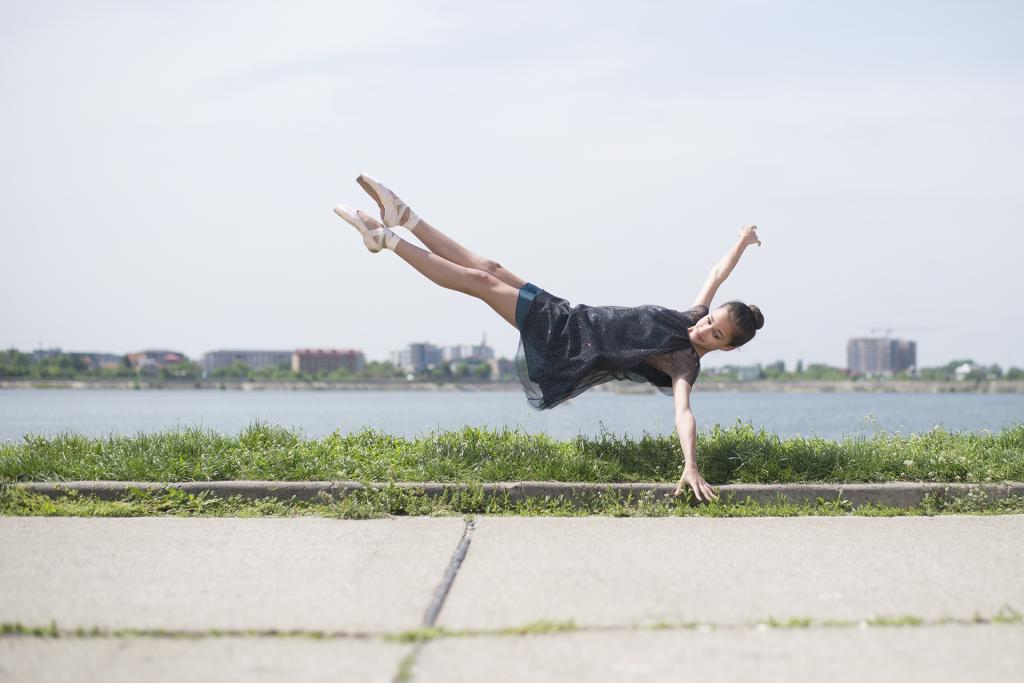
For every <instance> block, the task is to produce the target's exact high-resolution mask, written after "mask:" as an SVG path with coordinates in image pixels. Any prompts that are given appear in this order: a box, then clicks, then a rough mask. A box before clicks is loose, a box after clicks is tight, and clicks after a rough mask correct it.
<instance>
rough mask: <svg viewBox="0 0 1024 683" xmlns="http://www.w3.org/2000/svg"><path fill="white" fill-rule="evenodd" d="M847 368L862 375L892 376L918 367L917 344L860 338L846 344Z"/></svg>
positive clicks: (880, 338)
mask: <svg viewBox="0 0 1024 683" xmlns="http://www.w3.org/2000/svg"><path fill="white" fill-rule="evenodd" d="M846 367H847V368H848V369H849V371H850V372H851V373H858V374H862V375H892V374H894V373H897V372H902V371H903V370H909V369H912V368H916V367H917V344H916V343H915V342H912V341H908V340H905V339H891V338H889V337H859V338H855V339H850V340H849V341H848V342H847V343H846Z"/></svg>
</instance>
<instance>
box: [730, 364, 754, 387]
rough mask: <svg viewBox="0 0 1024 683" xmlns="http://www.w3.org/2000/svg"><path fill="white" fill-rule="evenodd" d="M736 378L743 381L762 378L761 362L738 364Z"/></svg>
mask: <svg viewBox="0 0 1024 683" xmlns="http://www.w3.org/2000/svg"><path fill="white" fill-rule="evenodd" d="M734 369H735V371H736V379H738V380H739V381H741V382H753V381H755V380H759V379H761V364H760V363H758V364H757V365H738V366H736V367H735V368H734Z"/></svg>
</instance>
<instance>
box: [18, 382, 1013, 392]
mask: <svg viewBox="0 0 1024 683" xmlns="http://www.w3.org/2000/svg"><path fill="white" fill-rule="evenodd" d="M5 389H7V390H21V391H24V390H31V389H39V390H53V389H105V390H108V389H109V390H143V389H145V390H192V391H389V390H397V391H522V385H520V383H519V382H518V381H512V382H408V381H402V380H398V381H394V382H339V381H313V382H304V381H238V380H219V379H217V380H210V379H207V380H198V381H195V380H184V381H178V380H159V379H140V380H71V379H51V380H43V379H32V380H22V379H7V380H0V390H5ZM591 391H610V392H612V393H617V394H650V393H655V392H656V389H655V388H654V387H653V386H651V385H649V384H640V383H637V382H628V381H623V382H608V383H606V384H601V385H598V386H596V387H594V388H593V389H591ZM694 391H701V392H718V393H721V392H743V393H772V392H778V393H851V394H852V393H900V394H910V393H915V394H922V393H923V394H940V393H983V394H1019V393H1024V381H1017V380H983V381H966V380H965V381H960V382H956V381H953V382H929V381H906V380H903V381H897V380H891V381H886V380H881V381H872V380H860V381H857V382H853V381H789V382H781V381H763V380H759V381H751V382H710V381H709V382H701V381H699V380H698V382H697V384H696V385H695V386H694Z"/></svg>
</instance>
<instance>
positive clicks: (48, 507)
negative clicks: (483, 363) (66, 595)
mask: <svg viewBox="0 0 1024 683" xmlns="http://www.w3.org/2000/svg"><path fill="white" fill-rule="evenodd" d="M939 514H1000V515H1002V514H1024V496H1006V497H1002V498H990V497H988V496H987V495H986V494H985V493H984V491H980V490H975V491H970V492H968V493H967V494H964V495H962V496H950V495H944V496H940V495H933V494H925V495H924V496H923V498H922V501H921V504H920V505H917V506H914V507H909V508H904V507H891V506H884V505H878V504H873V503H868V504H864V505H858V506H854V505H853V504H852V503H851V502H850V501H848V500H845V499H841V498H837V499H835V500H825V499H824V498H821V497H818V498H817V500H816V501H815V502H814V503H802V504H794V503H789V502H788V501H786V500H784V499H780V500H778V501H777V502H776V503H761V502H756V501H753V500H751V499H749V498H748V499H746V500H744V501H729V502H722V501H721V500H719V501H714V502H710V503H706V504H701V505H692V504H691V503H690V502H689V500H681V499H671V500H666V499H664V498H656V497H655V496H654V495H651V494H650V493H647V492H644V493H640V494H638V495H633V494H628V495H620V494H617V493H615V492H611V491H608V492H596V493H594V494H592V495H588V496H583V497H577V498H575V499H574V500H568V499H566V498H565V497H563V496H557V497H553V498H551V497H548V498H528V499H521V500H512V499H510V498H509V497H508V496H507V495H504V496H485V495H484V491H483V488H482V487H481V486H480V485H475V486H473V485H471V486H468V487H467V488H466V489H464V490H461V491H459V490H456V491H451V492H445V493H443V494H441V495H439V496H428V495H426V494H425V493H424V492H423V491H422V490H417V489H410V488H399V487H397V486H394V485H388V486H384V487H381V488H365V489H359V490H356V491H353V492H351V493H348V494H346V495H345V496H342V497H335V496H332V495H330V494H322V495H320V496H318V497H317V498H316V499H314V500H297V499H294V498H293V499H290V500H282V499H279V498H263V499H255V500H254V499H251V498H246V497H242V496H238V495H235V496H228V497H218V496H213V495H209V494H208V493H206V492H203V493H199V494H192V493H187V492H185V491H181V490H178V489H169V490H164V491H141V490H138V489H130V490H129V492H128V494H127V495H126V496H125V497H124V498H122V499H119V500H104V499H101V498H97V497H94V496H87V495H81V494H79V493H77V492H75V491H69V492H68V494H67V495H64V496H59V497H56V498H50V497H48V496H45V495H41V494H36V493H32V492H29V491H26V490H24V489H21V488H18V487H14V486H0V515H2V516H31V517H40V516H42V517H151V516H175V517H302V516H315V517H332V518H338V519H372V518H381V517H391V516H400V515H403V516H404V515H431V516H452V515H463V516H465V515H520V516H561V517H580V516H588V515H605V516H613V517H798V516H811V515H816V516H840V515H854V516H869V517H898V516H911V515H917V516H920V515H926V516H927V515H939Z"/></svg>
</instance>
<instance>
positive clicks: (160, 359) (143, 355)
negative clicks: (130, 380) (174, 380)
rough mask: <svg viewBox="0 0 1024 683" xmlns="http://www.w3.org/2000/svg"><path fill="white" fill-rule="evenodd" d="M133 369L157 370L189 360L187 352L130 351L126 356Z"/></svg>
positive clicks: (140, 370)
mask: <svg viewBox="0 0 1024 683" xmlns="http://www.w3.org/2000/svg"><path fill="white" fill-rule="evenodd" d="M125 358H127V359H128V363H129V364H131V366H132V369H134V370H136V371H138V372H155V371H156V370H159V369H161V368H167V367H170V366H172V365H177V364H178V363H184V362H185V361H186V360H188V357H187V356H185V354H183V353H180V352H178V351H165V350H152V349H151V350H147V351H138V352H136V353H129V354H127V355H126V356H125Z"/></svg>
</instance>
